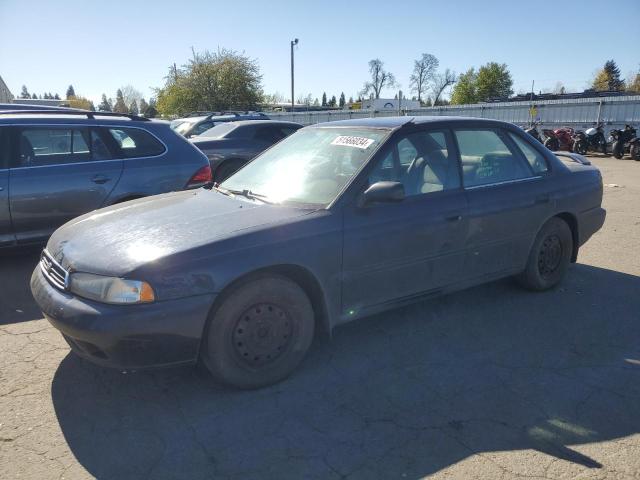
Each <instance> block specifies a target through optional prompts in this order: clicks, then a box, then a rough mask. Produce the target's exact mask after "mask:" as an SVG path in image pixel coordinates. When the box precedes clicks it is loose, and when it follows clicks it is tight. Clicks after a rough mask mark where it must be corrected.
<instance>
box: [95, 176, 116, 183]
mask: <svg viewBox="0 0 640 480" xmlns="http://www.w3.org/2000/svg"><path fill="white" fill-rule="evenodd" d="M109 180H111V179H110V178H109V177H105V176H104V175H96V176H94V177H93V178H92V179H91V181H92V182H93V183H98V184H103V183H107V182H108V181H109Z"/></svg>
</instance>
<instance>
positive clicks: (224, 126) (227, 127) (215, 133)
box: [200, 122, 238, 138]
mask: <svg viewBox="0 0 640 480" xmlns="http://www.w3.org/2000/svg"><path fill="white" fill-rule="evenodd" d="M237 127H238V126H237V125H235V124H233V123H230V122H229V123H227V122H225V123H220V124H218V125H216V126H215V127H211V128H210V129H209V130H205V131H204V132H202V133H201V134H200V136H201V137H210V138H222V137H224V136H226V135H227V133H229V132H231V131H232V130H235V129H236V128H237Z"/></svg>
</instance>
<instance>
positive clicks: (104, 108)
mask: <svg viewBox="0 0 640 480" xmlns="http://www.w3.org/2000/svg"><path fill="white" fill-rule="evenodd" d="M98 110H100V111H101V112H110V111H111V104H110V103H109V100H107V96H106V95H105V94H104V93H103V94H102V101H101V102H100V105H98Z"/></svg>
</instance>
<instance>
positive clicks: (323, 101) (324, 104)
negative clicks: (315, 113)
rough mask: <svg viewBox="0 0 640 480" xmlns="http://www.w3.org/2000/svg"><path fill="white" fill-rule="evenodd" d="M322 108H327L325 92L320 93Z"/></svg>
mask: <svg viewBox="0 0 640 480" xmlns="http://www.w3.org/2000/svg"><path fill="white" fill-rule="evenodd" d="M322 106H323V107H326V106H327V92H322Z"/></svg>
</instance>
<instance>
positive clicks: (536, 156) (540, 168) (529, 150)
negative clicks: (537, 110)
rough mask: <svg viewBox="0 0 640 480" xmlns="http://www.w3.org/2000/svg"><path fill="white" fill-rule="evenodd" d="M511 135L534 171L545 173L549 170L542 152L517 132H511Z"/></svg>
mask: <svg viewBox="0 0 640 480" xmlns="http://www.w3.org/2000/svg"><path fill="white" fill-rule="evenodd" d="M509 136H510V137H511V139H512V140H513V141H514V142H515V144H516V145H517V146H518V148H519V149H520V151H521V152H522V154H523V155H524V156H525V158H526V159H527V162H529V165H531V168H532V169H533V171H534V172H536V173H544V172H546V171H548V170H549V166H548V165H547V161H546V160H545V158H544V156H543V155H542V154H541V153H540V152H538V151H537V150H536V149H535V148H533V147H532V146H531V145H529V144H527V143H526V142H525V141H524V140H522V139H521V138H520V137H518V135H516V134H515V133H512V132H509Z"/></svg>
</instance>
